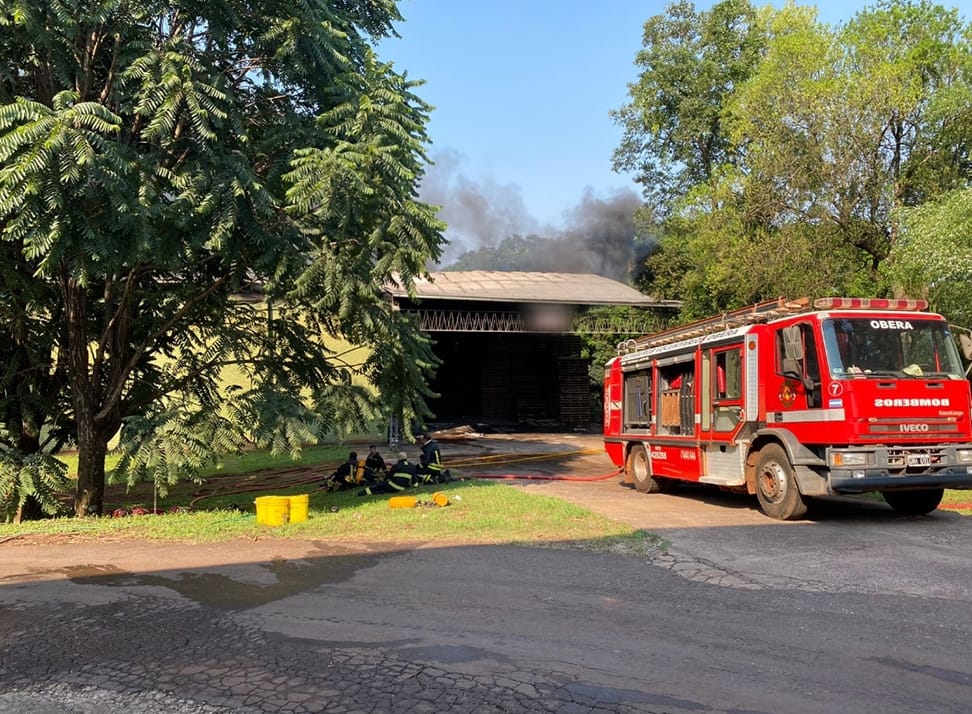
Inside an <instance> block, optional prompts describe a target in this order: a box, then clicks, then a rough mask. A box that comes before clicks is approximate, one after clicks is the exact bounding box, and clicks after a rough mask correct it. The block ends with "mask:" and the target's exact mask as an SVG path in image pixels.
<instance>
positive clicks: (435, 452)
mask: <svg viewBox="0 0 972 714" xmlns="http://www.w3.org/2000/svg"><path fill="white" fill-rule="evenodd" d="M419 440H420V441H421V442H422V453H421V454H420V455H419V467H418V482H419V483H420V484H421V483H449V482H450V481H451V480H452V475H451V474H450V473H449V469H444V468H442V452H441V451H440V450H439V445H438V443H436V441H435V439H433V438H432V435H431V434H429V433H427V432H426V433H423V434H419Z"/></svg>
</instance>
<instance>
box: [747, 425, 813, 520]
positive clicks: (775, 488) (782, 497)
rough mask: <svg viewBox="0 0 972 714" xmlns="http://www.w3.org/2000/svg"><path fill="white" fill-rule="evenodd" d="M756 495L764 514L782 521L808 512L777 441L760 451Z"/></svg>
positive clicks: (784, 453) (793, 518) (787, 461)
mask: <svg viewBox="0 0 972 714" xmlns="http://www.w3.org/2000/svg"><path fill="white" fill-rule="evenodd" d="M756 497H757V498H758V499H759V506H760V508H762V509H763V513H765V514H766V515H767V516H770V517H771V518H778V519H780V520H781V521H792V520H796V519H798V518H801V517H803V515H804V514H805V513H806V512H807V505H806V503H804V501H803V496H801V495H800V490H799V489H798V488H797V485H796V479H794V478H793V468H792V467H791V466H790V460H789V458H787V455H786V451H785V450H784V449H783V447H782V446H780V445H779V444H769V445H767V446H764V447H763V448H762V449H760V451H759V460H758V461H757V462H756Z"/></svg>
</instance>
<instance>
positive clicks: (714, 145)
mask: <svg viewBox="0 0 972 714" xmlns="http://www.w3.org/2000/svg"><path fill="white" fill-rule="evenodd" d="M643 37H644V49H642V50H641V51H639V52H638V55H637V57H636V59H635V66H636V67H638V68H639V69H640V74H639V76H638V81H637V82H636V83H634V84H631V85H629V93H630V95H631V102H630V103H628V104H626V105H624V106H623V107H622V108H621V109H619V110H618V111H616V112H614V113H613V116H614V119H615V121H616V122H617V123H618V124H619V125H621V126H622V127H623V128H624V134H623V137H622V140H621V144H620V146H619V147H618V148H617V149H616V150H615V152H614V166H615V169H617V170H624V171H632V172H635V173H636V176H637V178H636V180H637V181H638V183H640V184H641V185H642V187H643V189H644V194H645V198H646V200H647V214H648V220H649V221H657V220H661V219H663V218H665V217H666V216H668V215H669V214H670V212H671V210H672V207H673V204H674V202H675V201H676V200H677V199H678V198H679V197H680V196H682V195H683V194H684V193H685V192H686V191H687V190H689V189H690V188H691V187H692V186H695V185H698V184H699V183H703V182H705V181H708V180H709V178H710V177H711V176H712V174H713V172H715V171H716V170H717V169H719V168H720V167H722V166H725V165H727V164H733V163H734V162H735V161H736V158H737V155H736V152H737V150H736V147H734V146H733V145H732V144H731V142H730V141H729V137H728V135H727V133H726V129H725V126H724V120H725V116H726V104H727V102H728V100H729V99H730V98H731V97H732V95H733V93H734V92H735V91H736V89H737V88H738V87H739V86H740V85H741V84H742V83H744V82H745V81H746V80H747V79H748V78H749V76H750V75H751V74H752V72H753V70H754V68H755V67H756V65H757V63H758V62H759V59H760V56H761V54H762V50H763V44H764V42H765V40H764V37H763V33H762V32H761V29H760V26H759V24H758V22H757V15H756V10H755V9H754V7H753V6H752V5H751V4H750V3H749V2H748V0H722V2H717V3H715V4H714V5H713V6H712V7H711V9H709V10H707V11H702V12H699V11H697V10H696V9H695V6H694V5H693V4H692V3H691V2H688V1H687V0H680V1H679V2H675V3H672V4H670V5H668V6H667V7H666V11H665V13H664V14H660V15H655V16H654V17H651V18H649V19H648V21H647V22H646V23H645V29H644V35H643Z"/></svg>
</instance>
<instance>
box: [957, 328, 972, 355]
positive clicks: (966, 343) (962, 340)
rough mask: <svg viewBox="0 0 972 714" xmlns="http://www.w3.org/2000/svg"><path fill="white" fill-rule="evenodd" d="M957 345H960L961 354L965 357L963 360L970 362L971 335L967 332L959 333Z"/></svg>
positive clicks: (971, 351) (971, 350) (971, 352)
mask: <svg viewBox="0 0 972 714" xmlns="http://www.w3.org/2000/svg"><path fill="white" fill-rule="evenodd" d="M959 344H960V345H962V354H964V355H965V359H966V360H967V361H969V362H972V335H970V334H969V333H968V332H960V333H959Z"/></svg>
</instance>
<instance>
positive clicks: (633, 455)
mask: <svg viewBox="0 0 972 714" xmlns="http://www.w3.org/2000/svg"><path fill="white" fill-rule="evenodd" d="M625 471H627V473H628V477H629V478H630V479H631V482H632V483H634V487H635V488H636V489H638V490H639V491H641V493H657V492H658V491H659V490H661V489H659V488H658V482H657V481H655V479H653V478H652V477H651V465H650V464H649V462H648V452H646V451H645V447H643V446H640V445H639V446H632V447H631V451H629V452H628V462H627V464H625Z"/></svg>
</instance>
